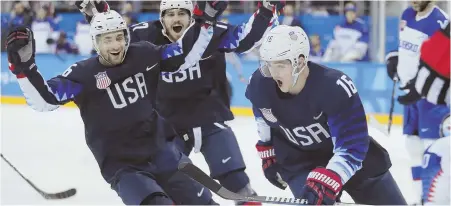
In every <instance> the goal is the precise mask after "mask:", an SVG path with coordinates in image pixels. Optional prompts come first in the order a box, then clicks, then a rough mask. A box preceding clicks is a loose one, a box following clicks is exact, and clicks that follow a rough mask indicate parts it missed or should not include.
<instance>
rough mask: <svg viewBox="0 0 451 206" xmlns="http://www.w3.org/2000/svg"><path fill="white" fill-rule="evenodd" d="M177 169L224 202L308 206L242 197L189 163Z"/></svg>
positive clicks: (302, 201) (301, 201)
mask: <svg viewBox="0 0 451 206" xmlns="http://www.w3.org/2000/svg"><path fill="white" fill-rule="evenodd" d="M178 169H179V171H181V172H183V173H185V174H186V175H188V176H189V177H191V178H192V179H194V180H195V181H197V182H199V183H200V184H201V185H203V186H205V187H206V188H208V189H209V190H210V191H212V192H213V193H215V194H217V195H218V196H220V197H222V198H224V199H226V200H234V201H251V202H261V203H269V204H283V205H308V201H307V200H306V199H298V198H290V197H270V196H244V195H241V194H237V193H234V192H232V191H230V190H228V189H226V188H224V187H223V186H222V185H220V184H219V183H218V182H216V181H215V180H214V179H212V178H211V177H210V176H208V175H207V174H205V172H203V171H202V170H201V169H199V168H198V167H196V166H195V165H193V164H191V163H189V162H182V163H180V164H179V166H178ZM335 205H355V204H354V203H340V202H337V203H335Z"/></svg>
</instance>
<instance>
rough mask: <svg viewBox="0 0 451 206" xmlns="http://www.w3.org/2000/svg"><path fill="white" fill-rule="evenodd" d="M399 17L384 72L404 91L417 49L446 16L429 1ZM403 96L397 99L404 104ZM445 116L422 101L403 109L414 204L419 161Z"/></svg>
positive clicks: (411, 76) (441, 107)
mask: <svg viewBox="0 0 451 206" xmlns="http://www.w3.org/2000/svg"><path fill="white" fill-rule="evenodd" d="M411 5H412V6H411V7H409V8H407V9H406V10H405V11H404V12H403V14H402V17H401V21H400V32H399V47H398V51H397V52H391V53H389V54H388V55H387V71H388V74H389V76H390V77H391V78H392V79H399V81H400V88H401V89H403V90H404V91H406V92H408V87H409V84H410V82H411V81H413V79H414V77H415V76H416V74H417V71H418V64H419V59H420V48H421V45H422V43H423V41H425V40H426V39H428V38H429V37H430V36H431V35H432V34H433V33H435V32H436V31H438V30H440V29H441V28H444V26H445V25H446V23H447V21H448V17H447V15H446V14H445V13H444V12H443V11H442V10H440V9H439V8H438V7H436V6H435V5H434V4H433V3H432V2H431V1H412V2H411ZM406 99H407V95H402V96H400V97H398V101H399V102H400V103H401V104H404V103H405V102H406V101H407V100H406ZM448 113H449V108H448V107H447V106H445V105H434V104H432V103H430V102H428V101H427V100H425V99H420V100H418V101H417V102H415V103H414V104H410V105H406V106H404V123H403V133H404V134H405V135H407V138H406V148H407V150H408V152H409V156H410V157H411V162H410V164H411V166H412V178H413V179H414V185H413V187H414V188H415V189H414V190H415V191H416V193H417V195H416V199H414V200H412V201H413V202H415V203H419V202H420V201H421V199H420V197H421V188H422V186H421V181H420V180H421V171H422V169H421V161H422V157H423V152H424V151H425V149H426V147H427V146H429V145H430V144H431V143H432V142H433V141H434V140H435V139H437V138H439V137H440V135H439V130H440V128H439V125H440V123H441V121H442V120H443V118H444V115H447V114H448Z"/></svg>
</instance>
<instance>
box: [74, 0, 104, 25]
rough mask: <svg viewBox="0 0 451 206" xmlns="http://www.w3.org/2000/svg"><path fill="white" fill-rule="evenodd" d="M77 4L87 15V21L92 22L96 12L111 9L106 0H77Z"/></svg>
mask: <svg viewBox="0 0 451 206" xmlns="http://www.w3.org/2000/svg"><path fill="white" fill-rule="evenodd" d="M75 6H77V8H78V10H80V12H81V13H82V14H83V15H84V16H85V18H86V21H88V22H89V23H90V22H91V19H92V17H93V16H94V14H97V13H103V12H107V11H109V10H110V6H109V5H108V3H107V2H106V1H104V0H79V1H75Z"/></svg>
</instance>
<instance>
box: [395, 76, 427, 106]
mask: <svg viewBox="0 0 451 206" xmlns="http://www.w3.org/2000/svg"><path fill="white" fill-rule="evenodd" d="M399 89H401V90H404V91H406V92H407V94H405V95H402V96H399V97H398V102H399V103H400V104H403V105H409V104H413V103H415V102H417V101H418V100H420V99H421V95H420V94H418V92H417V90H416V89H415V82H414V81H413V80H411V81H409V82H408V83H407V84H406V86H404V87H400V88H399Z"/></svg>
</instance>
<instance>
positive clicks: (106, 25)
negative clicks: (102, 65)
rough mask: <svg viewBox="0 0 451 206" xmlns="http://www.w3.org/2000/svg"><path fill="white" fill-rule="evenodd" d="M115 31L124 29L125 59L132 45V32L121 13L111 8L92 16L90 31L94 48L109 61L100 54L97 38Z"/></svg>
mask: <svg viewBox="0 0 451 206" xmlns="http://www.w3.org/2000/svg"><path fill="white" fill-rule="evenodd" d="M115 31H124V35H125V51H124V56H123V57H122V61H123V60H124V58H125V56H126V54H127V50H128V47H129V46H130V32H129V30H128V26H127V23H126V22H125V20H124V19H123V18H122V16H121V15H120V14H119V13H117V12H116V11H114V10H110V11H107V12H103V13H97V14H95V15H94V17H93V18H92V20H91V28H90V31H89V32H90V34H91V38H92V43H93V44H94V49H95V50H96V51H97V54H99V56H100V57H101V58H103V59H104V60H105V61H107V62H108V60H107V59H106V58H104V57H103V56H102V55H101V54H100V50H99V45H98V42H97V40H96V38H97V37H98V36H99V35H102V34H106V33H110V32H115Z"/></svg>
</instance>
